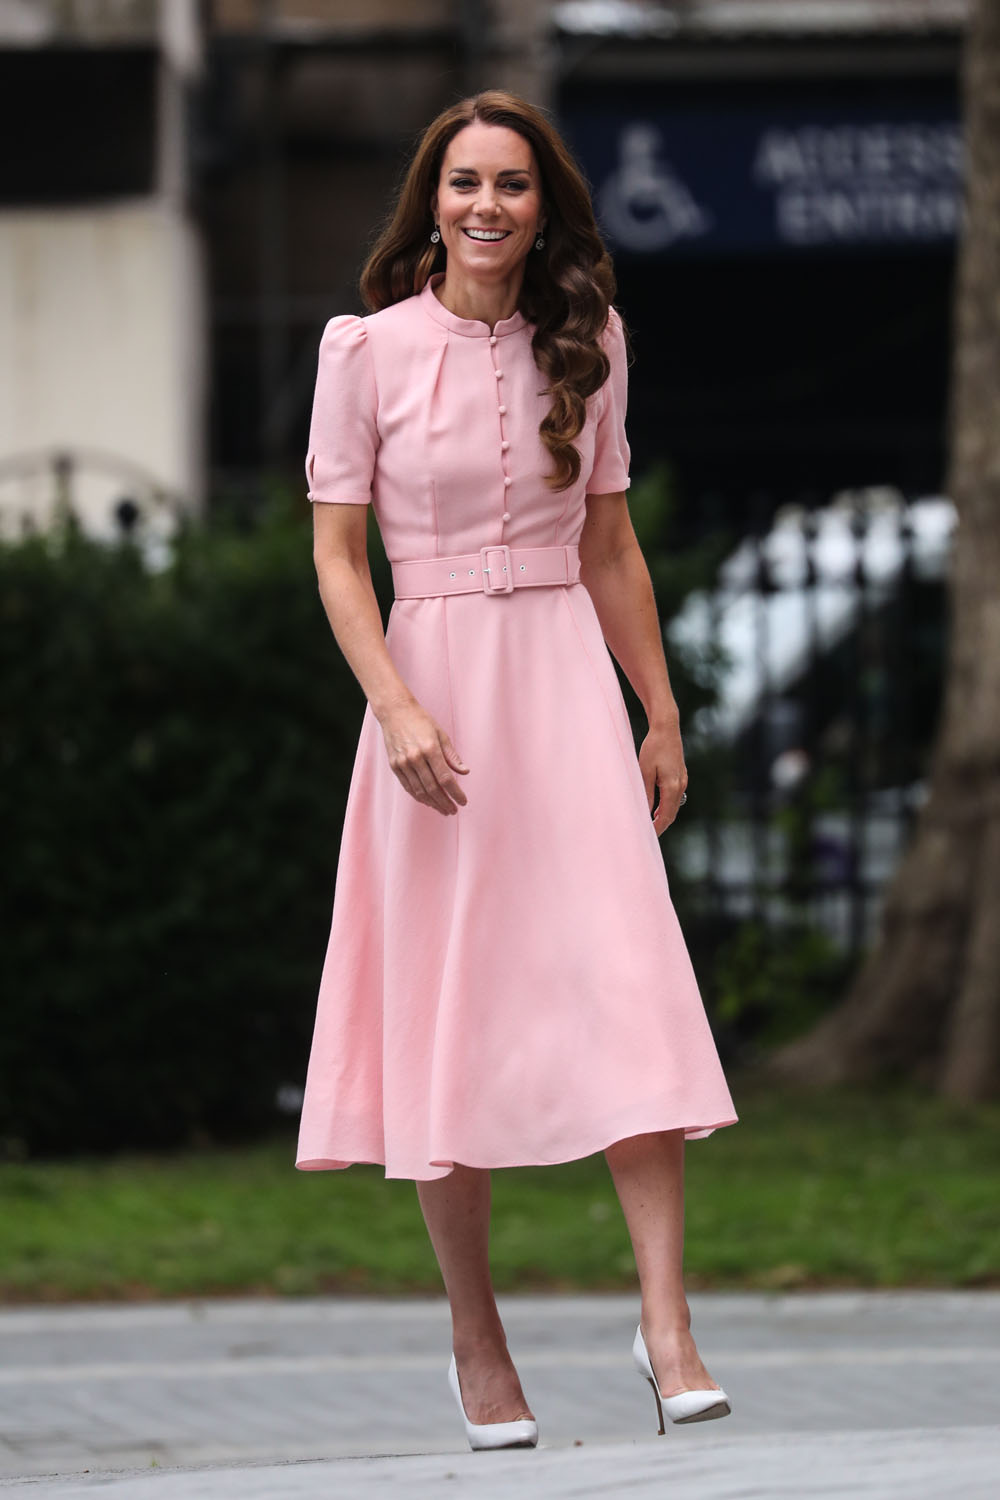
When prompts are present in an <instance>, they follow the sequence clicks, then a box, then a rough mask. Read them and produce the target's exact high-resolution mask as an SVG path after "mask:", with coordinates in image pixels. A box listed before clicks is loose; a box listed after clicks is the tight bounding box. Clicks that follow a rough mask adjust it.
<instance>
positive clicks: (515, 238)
mask: <svg viewBox="0 0 1000 1500" xmlns="http://www.w3.org/2000/svg"><path fill="white" fill-rule="evenodd" d="M361 288H362V294H363V296H364V299H365V303H366V305H367V306H368V307H370V308H371V309H372V310H373V311H372V314H371V315H370V316H369V317H366V318H364V319H362V318H358V317H353V316H344V317H337V318H334V319H332V321H331V322H330V323H328V325H327V327H326V330H325V332H324V334H323V339H322V344H321V347H320V357H319V373H318V378H317V385H316V396H315V403H314V408H313V420H312V428H311V433H310V439H309V453H308V458H307V463H306V470H307V475H308V478H309V496H310V499H311V500H313V501H315V502H319V503H317V504H315V506H314V512H313V514H314V524H315V559H316V567H317V572H318V576H319V586H320V593H321V596H322V599H323V603H324V606H325V608H326V611H327V614H328V616H329V619H330V623H331V625H332V627H333V631H334V633H335V635H336V638H337V641H338V643H339V645H340V647H341V649H342V650H343V652H344V655H345V657H346V658H347V661H348V662H349V664H350V666H351V668H352V670H353V671H354V673H355V674H356V676H357V678H358V680H359V682H360V683H361V686H362V688H363V689H364V692H365V695H366V697H367V700H368V707H367V709H366V712H365V717H364V722H363V725H362V730H361V739H360V743H359V746H358V753H357V760H356V763H355V767H354V775H353V779H352V783H351V790H350V795H349V798H348V804H347V812H346V819H345V824H344V834H343V840H342V844H341V853H340V863H339V868H338V874H337V887H336V896H335V900H334V912H333V924H332V930H331V934H330V944H329V949H328V952H327V958H326V964H325V967H324V971H323V977H322V981H321V987H320V996H319V1004H318V1009H317V1018H316V1029H315V1033H314V1037H313V1044H312V1052H311V1055H310V1060H309V1070H308V1076H307V1081H306V1089H305V1098H304V1102H303V1109H302V1123H301V1133H300V1138H299V1150H298V1155H297V1159H296V1164H297V1166H298V1167H300V1168H302V1169H305V1170H321V1169H324V1168H340V1167H345V1166H348V1165H350V1164H351V1163H352V1162H362V1161H365V1162H379V1163H384V1165H385V1169H386V1176H392V1177H408V1178H412V1179H413V1180H414V1181H415V1182H416V1184H417V1192H418V1194H419V1198H420V1204H421V1208H422V1210H423V1214H424V1217H425V1220H426V1223H427V1227H428V1230H429V1233H430V1237H431V1240H432V1243H433V1245H434V1249H435V1252H436V1254H437V1258H438V1261H439V1264H440V1267H441V1273H442V1276H443V1278H444V1283H445V1288H446V1290H447V1294H448V1298H449V1302H450V1305H451V1312H452V1323H453V1357H452V1362H451V1366H450V1369H449V1379H450V1383H451V1386H452V1390H453V1391H454V1393H455V1396H456V1400H457V1402H458V1405H459V1409H460V1411H461V1412H462V1414H463V1417H464V1420H465V1425H466V1432H467V1435H468V1438H469V1441H470V1443H471V1444H472V1446H473V1447H502V1446H510V1445H514V1444H519V1445H528V1446H531V1445H533V1444H534V1443H535V1441H536V1440H537V1428H536V1425H535V1421H534V1417H533V1415H532V1413H531V1411H530V1409H529V1407H528V1405H527V1403H526V1401H525V1398H524V1393H523V1391H522V1389H521V1385H520V1382H519V1380H518V1376H517V1372H516V1370H515V1368H514V1365H513V1363H512V1361H511V1358H510V1355H509V1353H508V1350H507V1345H506V1339H505V1336H504V1330H503V1327H502V1324H501V1321H500V1317H499V1314H498V1312H497V1308H496V1303H495V1301H494V1297H493V1292H492V1288H491V1284H490V1273H489V1264H488V1257H487V1241H488V1231H489V1213H490V1176H489V1169H490V1168H491V1167H504V1166H515V1165H527V1164H540V1163H547V1162H560V1161H567V1160H571V1159H573V1158H577V1157H582V1156H587V1155H591V1154H593V1153H594V1152H596V1151H598V1150H602V1149H603V1150H604V1151H605V1153H606V1157H607V1161H608V1164H609V1167H610V1169H611V1173H612V1176H613V1179H614V1183H615V1186H616V1189H617V1191H618V1194H619V1197H620V1199H621V1203H622V1207H623V1210H624V1213H625V1217H626V1221H627V1224H628V1229H629V1233H630V1235H631V1239H632V1243H633V1246H634V1249H635V1255H636V1262H637V1266H638V1272H639V1278H640V1283H641V1291H642V1305H641V1323H640V1327H639V1329H638V1330H637V1332H636V1336H635V1343H634V1355H635V1360H636V1364H637V1367H638V1368H639V1370H640V1373H641V1374H643V1376H644V1377H645V1378H646V1379H648V1380H649V1381H650V1384H651V1385H652V1386H653V1391H654V1395H655V1397H656V1403H657V1411H658V1413H659V1414H660V1430H661V1432H662V1430H663V1420H662V1412H661V1397H662V1398H663V1399H662V1406H663V1407H665V1408H666V1410H667V1413H668V1415H669V1416H671V1417H672V1419H673V1420H675V1421H691V1420H702V1419H704V1418H706V1417H715V1416H723V1415H725V1414H726V1413H727V1412H728V1411H729V1407H728V1405H727V1403H726V1396H725V1392H724V1391H722V1390H721V1389H720V1387H718V1386H717V1385H715V1383H714V1382H712V1381H711V1379H710V1378H709V1375H708V1372H707V1370H706V1369H705V1367H704V1365H703V1364H702V1362H701V1359H700V1358H699V1355H698V1352H697V1349H696V1347H695V1344H694V1340H693V1338H692V1336H691V1332H690V1314H689V1310H688V1306H687V1301H686V1299H685V1295H684V1288H683V1282H682V1274H681V1258H682V1241H683V1150H684V1140H685V1138H687V1139H694V1138H697V1137H701V1136H707V1135H710V1134H711V1133H712V1131H713V1130H715V1129H717V1128H718V1127H720V1126H723V1125H731V1124H733V1123H735V1121H736V1114H735V1111H734V1109H733V1104H732V1100H731V1098H730V1096H729V1091H728V1089H727V1086H726V1082H725V1079H724V1077H723V1074H722V1070H721V1067H720V1064H719V1059H718V1055H717V1053H716V1049H715V1045H714V1042H713V1039H712V1035H711V1032H710V1030H709V1027H708V1023H707V1020H706V1017H705V1012H704V1007H703V1005H702V1002H701V998H700V996H699V993H698V990H697V986H696V983H695V980H694V976H693V973H692V970H691V965H690V961H689V959H688V955H687V950H686V948H685V945H684V941H683V938H682V936H681V934H680V931H679V928H678V925H677V920H676V917H675V915H674V911H673V907H672V904H671V901H670V896H669V892H668V889H667V881H666V876H665V874H664V869H663V862H662V859H661V857H660V851H659V843H658V836H659V835H660V834H662V833H663V831H664V830H665V829H666V828H667V827H668V826H669V825H670V824H671V823H672V822H673V819H674V817H675V815H676V813H677V809H678V807H679V806H680V804H681V803H682V802H683V801H684V800H685V792H684V788H685V785H686V782H687V775H686V772H685V768H684V754H683V749H682V745H681V736H680V729H679V725H678V715H677V708H676V704H675V703H674V699H673V696H672V694H671V691H670V685H669V681H668V676H667V669H666V665H665V662H664V657H663V648H662V643H661V637H660V630H659V625H658V621H657V614H656V608H655V603H654V599H653V592H652V587H651V584H650V580H649V574H648V571H647V569H646V566H645V563H644V561H643V558H642V555H641V553H640V551H639V548H638V544H637V542H636V539H635V535H634V533H633V530H632V526H631V522H630V519H629V514H628V507H627V502H626V495H625V491H626V490H627V487H628V484H629V479H628V457H629V450H628V444H627V442H626V439H625V432H624V426H623V419H624V413H625V400H626V383H627V376H626V354H625V338H624V333H623V329H622V324H621V320H620V318H619V317H618V315H617V313H616V312H615V311H614V309H613V308H612V307H611V298H612V296H613V292H614V278H613V274H612V270H611V265H610V261H609V259H608V256H607V254H606V253H605V251H604V248H603V245H602V243H601V240H600V237H599V235H598V232H597V228H596V225H595V223H594V216H593V211H592V208H591V204H590V200H589V197H588V194H587V190H586V188H585V186H584V184H583V181H582V179H581V177H580V174H579V172H578V170H577V168H576V167H575V165H574V163H573V161H572V159H571V158H570V156H569V154H568V152H567V151H566V148H565V146H564V145H563V144H562V142H561V141H560V139H559V137H558V135H557V134H556V132H555V131H554V130H553V128H552V126H551V125H550V124H549V123H548V121H547V120H546V119H545V117H544V116H543V115H542V114H541V113H540V112H539V111H538V110H536V109H534V108H533V107H532V106H530V105H528V104H525V103H524V102H523V101H521V100H520V99H517V98H515V97H514V96H512V95H510V94H504V93H499V92H490V93H484V94H481V95H479V96H478V97H476V98H474V99H469V100H465V101H463V102H462V103H461V104H458V105H456V106H455V107H453V108H451V109H448V110H446V111H445V112H444V113H443V114H442V115H441V116H439V118H438V119H437V120H435V121H434V122H433V123H432V124H431V125H430V127H429V128H428V130H427V131H426V132H425V134H424V136H423V138H422V141H421V143H420V146H419V148H418V150H417V153H416V156H415V158H414V160H413V163H412V165H411V167H410V169H409V173H408V175H407V177H406V181H405V183H404V185H403V188H402V191H401V194H400V198H399V202H398V205H397V207H396V210H395V213H394V215H393V217H392V219H391V222H390V223H389V224H388V227H387V228H386V229H385V230H384V232H383V234H382V235H381V238H380V239H379V240H378V242H377V244H376V246H375V249H374V251H373V252H372V255H371V257H370V259H369V261H368V263H367V265H366V267H365V269H364V272H363V275H362V281H361ZM369 503H373V504H374V507H375V513H376V516H377V519H378V522H379V526H380V529H381V532H382V536H383V539H384V541H385V546H386V551H387V554H388V556H389V559H390V561H391V562H392V564H393V581H394V586H395V595H396V598H395V602H394V604H393V607H392V611H391V614H390V618H389V624H388V628H387V630H386V632H385V634H384V635H383V631H382V625H381V618H380V615H379V610H378V606H377V603H376V600H375V595H374V592H373V590H372V586H371V580H370V575H369V572H368V565H367V558H366V551H365V539H366V517H367V512H366V507H367V506H368V504H369ZM608 647H610V649H611V650H612V651H613V652H614V654H615V656H616V657H617V659H618V661H619V662H620V663H621V666H622V668H623V670H624V671H625V673H626V674H627V676H628V677H629V679H630V681H631V682H632V683H633V684H634V686H635V689H636V692H637V694H638V696H639V698H640V699H641V701H642V704H643V707H644V709H645V711H646V715H647V718H648V722H649V729H648V733H647V735H646V737H645V739H644V741H643V744H642V748H641V749H640V751H639V755H638V759H637V758H636V754H635V748H634V743H633V740H632V736H631V732H630V727H629V722H628V718H627V715H626V712H625V707H624V703H623V700H622V696H621V692H620V689H619V685H618V680H617V677H616V675H615V671H614V667H613V664H612V661H611V658H610V656H609V654H608ZM654 803H655V807H654ZM651 814H652V816H651ZM654 1369H655V1372H656V1375H655V1378H654V1376H653V1370H654Z"/></svg>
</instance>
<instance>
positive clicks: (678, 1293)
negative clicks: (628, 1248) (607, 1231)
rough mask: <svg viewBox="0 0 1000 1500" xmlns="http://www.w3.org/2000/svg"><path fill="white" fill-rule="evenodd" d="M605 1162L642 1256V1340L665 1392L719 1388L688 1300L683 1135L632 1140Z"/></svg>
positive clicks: (671, 1133) (612, 1151)
mask: <svg viewBox="0 0 1000 1500" xmlns="http://www.w3.org/2000/svg"><path fill="white" fill-rule="evenodd" d="M604 1154H605V1158H606V1160H607V1163H608V1166H609V1167H610V1169H611V1176H612V1178H613V1179H614V1184H615V1189H616V1191H617V1193H618V1198H619V1201H620V1202H621V1206H622V1212H623V1213H624V1215H625V1222H626V1224H627V1225H628V1231H629V1235H630V1237H631V1240H632V1248H633V1250H634V1251H635V1264H636V1269H637V1270H638V1272H639V1287H640V1291H641V1294H642V1313H641V1324H642V1336H643V1338H644V1339H645V1341H646V1348H647V1349H648V1351H649V1358H650V1362H651V1364H652V1366H653V1369H654V1370H655V1371H656V1378H657V1381H658V1382H659V1386H660V1392H661V1394H662V1395H664V1396H673V1395H675V1394H676V1392H678V1391H685V1390H706V1389H708V1388H710V1387H716V1382H715V1381H714V1380H712V1379H711V1377H710V1376H709V1373H708V1371H707V1370H706V1369H705V1366H704V1365H703V1364H702V1362H701V1357H700V1355H699V1354H698V1350H697V1348H696V1346H695V1342H694V1339H693V1337H692V1336H691V1311H690V1309H689V1307H688V1303H687V1297H686V1296H685V1294H684V1276H683V1259H684V1132H683V1130H661V1131H657V1132H656V1133H654V1134H652V1135H634V1136H629V1137H628V1139H627V1140H623V1141H616V1142H615V1144H614V1145H613V1146H609V1147H608V1149H607V1150H606V1151H605V1153H604ZM716 1388H717V1387H716Z"/></svg>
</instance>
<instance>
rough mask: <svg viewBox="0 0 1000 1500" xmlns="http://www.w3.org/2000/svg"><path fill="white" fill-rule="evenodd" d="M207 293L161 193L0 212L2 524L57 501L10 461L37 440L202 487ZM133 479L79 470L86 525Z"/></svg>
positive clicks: (198, 492)
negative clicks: (13, 473)
mask: <svg viewBox="0 0 1000 1500" xmlns="http://www.w3.org/2000/svg"><path fill="white" fill-rule="evenodd" d="M205 340H206V318H205V291H204V270H203V265H202V251H201V246H200V238H199V235H198V233H197V231H196V229H195V228H194V226H192V225H191V224H190V223H189V222H187V221H186V219H185V217H184V215H183V213H182V212H181V211H180V210H179V209H177V208H176V207H174V206H173V205H172V204H170V203H169V201H168V200H164V199H163V198H160V199H159V200H158V201H156V200H149V199H147V200H142V201H138V202H135V203H116V204H111V205H107V206H87V207H67V208H62V207H60V208H54V209H36V208H31V209H15V210H7V211H4V212H3V213H0V527H2V529H3V530H4V531H8V532H9V531H10V530H11V529H12V528H13V529H16V528H17V527H18V525H19V522H20V517H21V516H23V515H24V514H25V513H27V512H31V513H32V514H33V515H34V517H35V519H36V520H37V521H39V522H41V523H42V524H44V521H45V519H46V516H47V514H48V512H49V510H50V508H51V502H52V492H53V486H52V483H51V480H50V479H49V478H48V477H47V476H43V475H38V474H36V475H35V477H34V478H29V479H27V480H25V479H15V478H12V477H10V475H9V468H8V469H7V470H5V468H4V462H5V461H7V460H9V459H10V458H11V457H12V456H13V455H17V454H24V453H30V452H32V451H37V450H43V449H53V448H57V449H69V450H80V451H81V453H83V454H84V455H86V454H87V453H97V454H99V453H105V454H108V455H111V456H113V457H114V458H115V459H118V460H125V461H131V462H132V463H134V464H135V465H137V466H138V468H139V469H140V470H142V471H144V472H145V473H146V474H148V475H149V476H150V478H151V479H152V480H153V481H154V483H155V484H157V485H159V486H162V487H163V488H164V489H166V490H169V491H172V492H175V493H176V494H178V495H179V496H182V497H183V498H184V499H185V500H187V501H188V502H190V503H192V504H194V505H198V504H200V503H201V501H202V499H203V491H204V463H205V455H204V410H205ZM125 494H133V495H136V496H137V497H138V498H142V496H141V494H139V492H138V490H137V487H136V484H132V485H131V486H130V484H129V483H128V482H127V480H123V478H122V477H121V476H117V475H114V474H108V475H106V476H102V474H101V471H100V465H99V463H98V462H96V461H95V462H93V463H87V464H85V465H84V467H83V470H82V473H81V478H80V482H79V485H78V487H77V492H76V500H77V508H78V509H79V510H80V511H81V519H83V520H84V522H85V525H86V527H87V529H88V530H91V531H94V532H96V533H108V532H111V531H112V530H113V529H114V527H113V523H112V521H111V518H110V515H109V510H110V507H111V506H112V505H113V503H114V502H115V501H116V500H118V499H120V498H121V497H122V496H123V495H125Z"/></svg>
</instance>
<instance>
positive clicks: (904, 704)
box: [668, 489, 956, 956]
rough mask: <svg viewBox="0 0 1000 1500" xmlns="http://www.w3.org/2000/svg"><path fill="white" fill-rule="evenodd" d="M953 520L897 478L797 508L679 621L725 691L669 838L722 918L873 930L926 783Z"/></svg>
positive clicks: (708, 722) (715, 685)
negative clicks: (894, 485) (907, 494)
mask: <svg viewBox="0 0 1000 1500" xmlns="http://www.w3.org/2000/svg"><path fill="white" fill-rule="evenodd" d="M955 519H956V518H955V511H954V507H953V506H952V504H951V502H950V501H948V500H946V499H943V498H940V497H923V498H919V499H910V500H907V499H904V497H902V496H901V495H900V494H899V493H898V492H896V491H893V490H888V489H878V490H873V489H869V490H859V491H855V492H851V493H845V494H841V495H839V496H837V497H836V498H835V499H834V500H832V501H831V503H830V504H828V505H822V506H812V507H805V506H786V507H784V508H783V509H782V510H780V511H779V512H777V514H776V515H775V516H773V518H768V519H767V520H764V519H763V518H762V517H761V518H760V519H758V521H757V522H756V524H752V526H751V529H750V531H749V532H748V534H747V535H746V536H745V537H744V539H743V540H742V542H741V543H740V545H739V546H738V547H737V548H736V549H735V551H733V552H732V553H731V555H730V556H729V557H728V558H727V559H726V561H725V562H724V564H723V565H722V567H721V569H720V571H719V575H718V578H717V581H716V583H715V586H714V587H713V588H711V589H710V590H705V591H702V592H699V593H697V594H694V595H691V596H689V597H688V599H687V600H686V601H685V605H684V607H683V609H682V610H681V612H680V613H679V615H677V616H676V617H675V619H674V620H673V621H672V622H671V624H670V626H669V627H668V647H669V649H672V650H674V651H676V652H681V653H683V654H684V656H685V658H686V660H687V661H688V663H689V665H690V666H692V667H693V670H694V671H695V673H696V674H698V673H702V674H704V675H707V679H708V680H709V681H710V683H711V687H712V689H713V694H712V696H713V702H712V704H711V706H709V707H707V708H705V709H703V710H700V711H699V712H698V713H697V714H696V715H695V716H694V719H693V721H692V723H691V724H689V725H688V726H686V732H685V749H686V754H687V758H688V762H689V767H690V769H691V785H690V787H689V797H688V802H687V804H686V806H685V808H684V811H683V813H682V814H681V815H680V817H679V818H678V820H677V823H676V824H675V826H674V828H673V829H672V830H671V845H670V861H671V862H672V863H673V864H674V865H675V867H676V868H677V870H678V872H679V874H680V875H681V876H682V877H683V878H684V879H685V881H686V882H687V884H688V887H689V889H690V890H691V891H692V896H693V899H694V900H695V901H696V902H697V903H700V904H702V905H703V907H704V910H705V913H706V915H709V916H710V915H711V914H713V913H714V914H715V915H717V916H718V917H719V918H720V919H723V920H726V921H728V920H731V919H739V918H744V917H749V918H757V919H759V920H761V921H763V922H765V923H767V924H768V925H777V926H780V925H781V924H782V923H784V922H787V921H789V920H791V919H792V918H796V917H797V918H801V917H806V918H807V919H808V920H809V921H811V922H812V923H813V924H815V925H817V926H819V927H821V928H823V929H824V930H825V931H827V932H828V933H829V935H830V936H831V938H833V939H834V941H835V942H836V943H837V945H838V946H839V947H841V948H843V949H844V950H845V951H847V952H849V953H851V954H852V955H855V956H856V955H857V954H858V953H859V951H860V950H861V949H862V948H863V947H864V945H865V944H866V943H867V942H868V941H869V940H870V938H871V936H872V934H873V930H874V924H875V921H876V919H877V915H878V910H879V906H880V898H881V894H882V891H883V890H884V887H885V883H886V881H887V879H888V878H889V876H890V875H891V873H892V871H893V869H894V867H895V865H896V862H897V861H898V859H899V856H900V853H901V851H902V848H903V846H904V844H905V842H906V837H907V834H908V831H909V827H910V823H911V821H912V818H913V815H914V812H915V810H916V808H917V807H918V806H919V803H920V801H921V798H922V796H923V790H924V789H923V776H924V773H925V768H926V758H927V751H928V747H929V745H930V743H931V738H932V735H933V729H934V723H935V720H936V716H937V708H938V700H939V695H940V687H941V676H942V662H943V654H944V638H945V629H946V624H945V589H944V582H945V577H946V571H947V566H948V557H949V553H950V540H951V535H952V531H953V528H954V525H955ZM706 663H709V664H710V665H705V664H706Z"/></svg>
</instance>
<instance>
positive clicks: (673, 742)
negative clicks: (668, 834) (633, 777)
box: [639, 723, 688, 838]
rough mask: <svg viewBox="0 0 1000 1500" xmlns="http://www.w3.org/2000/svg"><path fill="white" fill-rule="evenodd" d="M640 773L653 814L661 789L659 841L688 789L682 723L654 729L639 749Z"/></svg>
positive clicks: (656, 820)
mask: <svg viewBox="0 0 1000 1500" xmlns="http://www.w3.org/2000/svg"><path fill="white" fill-rule="evenodd" d="M639 769H640V770H641V772H642V779H643V781H644V782H645V785H646V799H647V801H648V802H649V810H650V812H652V811H653V799H654V795H655V792H656V788H657V787H659V789H660V800H659V803H658V805H657V808H656V812H655V814H654V816H653V827H654V828H655V830H656V836H657V838H659V836H660V834H661V833H663V831H664V830H665V829H667V828H669V827H670V825H671V823H672V822H673V821H674V819H675V818H676V816H677V809H678V808H679V807H680V805H681V796H682V795H683V793H684V790H685V788H686V787H687V780H688V777H687V767H686V766H685V764H684V746H683V745H682V744H681V730H680V724H679V723H671V724H669V725H662V726H661V725H656V726H653V727H651V728H650V730H649V733H648V734H647V735H646V738H645V739H644V740H643V742H642V745H641V746H640V748H639Z"/></svg>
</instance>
